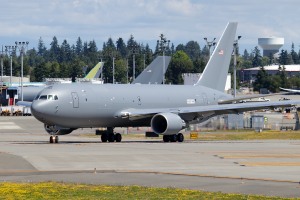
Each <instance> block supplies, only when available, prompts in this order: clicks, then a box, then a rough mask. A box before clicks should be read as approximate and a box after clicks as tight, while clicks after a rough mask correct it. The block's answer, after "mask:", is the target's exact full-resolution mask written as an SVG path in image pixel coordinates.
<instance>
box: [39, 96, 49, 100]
mask: <svg viewBox="0 0 300 200" xmlns="http://www.w3.org/2000/svg"><path fill="white" fill-rule="evenodd" d="M39 99H47V95H41V96H40V98H39Z"/></svg>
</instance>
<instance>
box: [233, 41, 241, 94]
mask: <svg viewBox="0 0 300 200" xmlns="http://www.w3.org/2000/svg"><path fill="white" fill-rule="evenodd" d="M241 37H242V36H238V39H237V40H234V42H233V85H234V86H233V87H234V97H236V64H237V62H236V57H237V53H238V52H237V50H238V48H239V44H238V41H239V39H241Z"/></svg>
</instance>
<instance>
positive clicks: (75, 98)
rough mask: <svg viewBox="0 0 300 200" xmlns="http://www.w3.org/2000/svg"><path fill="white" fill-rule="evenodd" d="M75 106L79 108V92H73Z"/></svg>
mask: <svg viewBox="0 0 300 200" xmlns="http://www.w3.org/2000/svg"><path fill="white" fill-rule="evenodd" d="M71 94H72V99H73V108H79V97H78V94H77V92H72V93H71Z"/></svg>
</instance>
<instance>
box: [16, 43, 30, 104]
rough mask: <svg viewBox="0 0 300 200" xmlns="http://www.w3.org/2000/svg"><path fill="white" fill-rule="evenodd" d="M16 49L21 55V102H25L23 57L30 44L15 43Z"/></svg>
mask: <svg viewBox="0 0 300 200" xmlns="http://www.w3.org/2000/svg"><path fill="white" fill-rule="evenodd" d="M15 44H16V49H19V51H20V54H21V101H23V56H24V54H25V49H26V48H27V46H28V44H29V42H15Z"/></svg>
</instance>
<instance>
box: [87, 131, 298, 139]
mask: <svg viewBox="0 0 300 200" xmlns="http://www.w3.org/2000/svg"><path fill="white" fill-rule="evenodd" d="M81 136H82V137H94V138H100V136H99V135H95V134H93V133H91V134H82V135H81ZM122 137H123V139H148V140H151V139H161V140H162V136H160V137H158V138H156V137H154V138H146V137H145V133H134V134H131V133H129V134H122ZM184 137H185V140H190V135H189V133H185V134H184ZM197 140H300V131H290V130H289V131H276V130H264V131H263V132H261V133H259V132H255V131H254V130H244V129H243V130H217V131H205V132H202V131H200V132H198V139H197Z"/></svg>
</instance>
